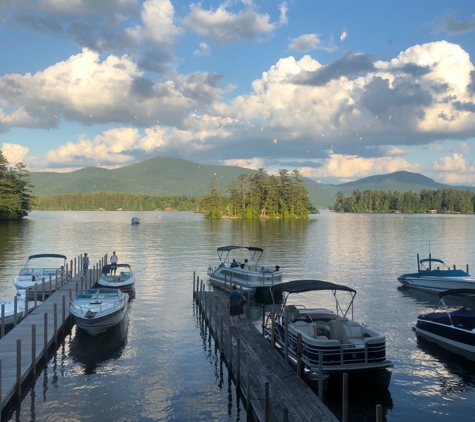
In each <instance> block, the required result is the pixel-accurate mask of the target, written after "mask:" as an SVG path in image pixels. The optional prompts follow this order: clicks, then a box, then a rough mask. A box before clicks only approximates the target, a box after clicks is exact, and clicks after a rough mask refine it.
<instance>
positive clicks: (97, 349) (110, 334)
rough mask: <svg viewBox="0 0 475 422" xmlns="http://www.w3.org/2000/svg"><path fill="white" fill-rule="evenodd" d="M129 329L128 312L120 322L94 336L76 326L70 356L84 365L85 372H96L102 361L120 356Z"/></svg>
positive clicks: (88, 373)
mask: <svg viewBox="0 0 475 422" xmlns="http://www.w3.org/2000/svg"><path fill="white" fill-rule="evenodd" d="M128 329H129V318H128V314H126V315H125V317H124V319H123V320H122V322H121V323H120V324H118V325H117V326H115V327H111V328H110V329H108V330H107V331H105V332H103V333H102V334H100V335H98V336H94V337H93V336H91V335H89V334H88V333H86V332H85V331H84V330H81V329H80V328H78V327H77V326H75V327H74V328H73V331H72V336H73V338H72V340H71V344H70V349H69V353H70V356H71V357H72V358H73V361H74V362H78V363H80V364H81V365H82V366H83V368H84V373H85V374H87V375H90V374H94V373H95V372H96V368H97V367H99V366H100V365H101V363H103V362H106V361H108V360H110V359H118V358H120V356H121V355H122V352H123V351H124V348H125V346H126V344H127V332H128Z"/></svg>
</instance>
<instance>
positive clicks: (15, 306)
mask: <svg viewBox="0 0 475 422" xmlns="http://www.w3.org/2000/svg"><path fill="white" fill-rule="evenodd" d="M17 323H18V296H16V295H15V297H14V298H13V327H16V325H17Z"/></svg>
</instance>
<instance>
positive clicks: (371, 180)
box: [332, 171, 475, 195]
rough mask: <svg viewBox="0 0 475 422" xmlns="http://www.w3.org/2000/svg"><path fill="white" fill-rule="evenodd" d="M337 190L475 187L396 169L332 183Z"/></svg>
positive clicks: (349, 191) (344, 191)
mask: <svg viewBox="0 0 475 422" xmlns="http://www.w3.org/2000/svg"><path fill="white" fill-rule="evenodd" d="M332 186H334V187H335V188H336V189H337V191H339V192H343V193H344V194H345V195H351V194H352V193H353V191H355V190H356V189H359V190H360V191H361V192H363V191H365V190H382V191H385V192H388V191H391V192H395V191H398V192H409V191H412V192H416V193H419V192H420V191H421V190H423V189H426V190H437V189H442V188H456V189H460V190H466V189H470V190H471V191H472V192H475V187H470V186H450V185H445V184H443V183H438V182H436V181H434V180H432V179H430V178H429V177H426V176H423V175H422V174H419V173H411V172H409V171H396V172H394V173H390V174H385V175H380V176H369V177H365V178H363V179H360V180H356V181H353V182H348V183H342V184H340V185H332Z"/></svg>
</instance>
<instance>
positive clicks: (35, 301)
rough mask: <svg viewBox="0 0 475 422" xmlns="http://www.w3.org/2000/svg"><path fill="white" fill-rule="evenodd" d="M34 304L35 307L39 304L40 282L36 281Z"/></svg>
mask: <svg viewBox="0 0 475 422" xmlns="http://www.w3.org/2000/svg"><path fill="white" fill-rule="evenodd" d="M33 300H34V306H35V308H36V307H37V306H38V283H35V291H34V299H33Z"/></svg>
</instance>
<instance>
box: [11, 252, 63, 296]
mask: <svg viewBox="0 0 475 422" xmlns="http://www.w3.org/2000/svg"><path fill="white" fill-rule="evenodd" d="M66 260H67V258H66V256H64V255H58V254H52V253H46V254H37V255H30V256H29V257H28V259H27V260H26V264H25V266H24V267H23V268H22V269H21V271H20V274H19V275H18V276H16V277H15V279H14V280H13V284H14V285H15V287H16V289H17V290H20V289H24V290H26V292H27V296H28V298H29V299H32V298H33V297H34V294H35V285H37V288H36V290H37V294H38V295H41V294H42V293H43V281H44V292H45V294H49V293H50V291H51V292H54V291H55V289H56V286H57V285H58V286H59V285H60V284H61V279H64V281H66V280H69V278H70V277H71V272H70V271H68V274H65V268H66Z"/></svg>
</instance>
